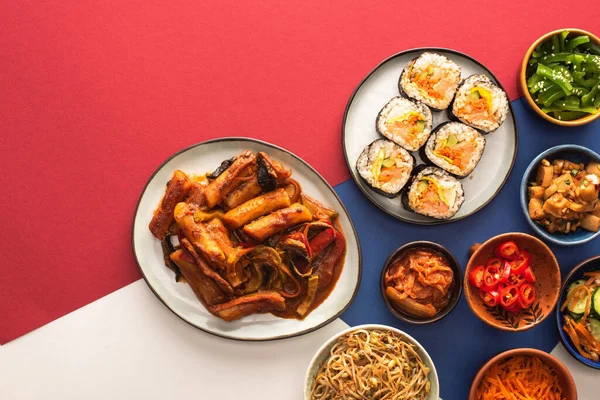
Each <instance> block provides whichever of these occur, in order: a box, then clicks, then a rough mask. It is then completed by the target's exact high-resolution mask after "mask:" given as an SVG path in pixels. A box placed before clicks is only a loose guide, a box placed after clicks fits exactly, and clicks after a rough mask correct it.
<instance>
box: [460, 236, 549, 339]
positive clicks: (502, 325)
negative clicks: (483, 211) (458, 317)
mask: <svg viewBox="0 0 600 400" xmlns="http://www.w3.org/2000/svg"><path fill="white" fill-rule="evenodd" d="M509 240H510V241H513V242H515V244H516V245H517V246H518V247H519V249H522V250H527V251H528V252H529V253H530V254H531V256H532V260H531V270H532V271H533V273H534V275H535V276H536V282H535V283H533V287H534V288H535V292H536V300H535V301H534V303H533V304H532V305H531V307H529V308H527V309H524V310H521V311H519V312H515V313H512V312H509V311H506V310H504V309H502V308H501V307H495V308H490V307H488V306H486V305H485V304H484V303H483V300H481V298H480V297H479V289H477V288H476V287H474V286H473V285H471V283H470V281H469V275H470V274H471V271H472V270H473V269H475V268H476V267H477V266H478V265H486V264H487V261H488V260H489V259H490V258H492V257H495V255H494V250H495V249H496V247H498V245H500V244H501V243H504V242H507V241H509ZM473 247H477V249H475V251H474V252H473V254H472V255H471V258H470V259H469V262H468V263H467V268H466V269H465V275H464V278H463V281H464V293H465V298H466V299H467V304H468V305H469V307H470V308H471V311H473V313H474V314H475V315H476V316H477V317H478V318H479V319H481V320H482V321H483V322H485V323H486V324H488V325H490V326H493V327H494V328H497V329H500V330H503V331H507V332H522V331H526V330H528V329H531V328H533V327H534V326H536V325H537V324H539V323H540V322H542V321H543V320H545V319H546V318H547V317H548V316H549V315H551V314H552V310H553V309H554V306H556V303H557V301H558V295H559V292H560V268H559V265H558V261H556V257H554V253H552V250H550V248H549V247H548V246H546V245H545V244H544V242H542V241H541V240H540V239H538V238H536V237H534V236H531V235H527V234H525V233H504V234H502V235H498V236H494V237H493V238H491V239H489V240H487V241H486V242H485V243H483V244H482V245H479V244H476V245H474V246H473Z"/></svg>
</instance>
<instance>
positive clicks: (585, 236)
mask: <svg viewBox="0 0 600 400" xmlns="http://www.w3.org/2000/svg"><path fill="white" fill-rule="evenodd" d="M544 158H545V159H547V160H548V161H550V162H551V161H552V160H555V159H565V160H569V161H571V162H574V163H584V164H587V163H589V162H591V161H595V162H600V155H598V154H597V153H595V152H594V151H592V150H590V149H588V148H587V147H583V146H577V145H574V144H564V145H561V146H556V147H552V148H550V149H548V150H546V151H544V152H542V153H541V154H540V155H539V156H537V157H536V158H535V159H534V160H533V161H532V162H531V164H529V166H528V167H527V169H526V170H525V174H524V175H523V180H522V181H521V209H522V210H523V213H524V214H525V218H527V221H528V222H529V225H530V226H531V227H532V228H533V230H534V231H535V232H536V234H537V235H538V236H540V237H541V238H542V239H545V240H547V241H549V242H552V243H555V244H559V245H563V246H573V245H576V244H581V243H585V242H589V241H590V240H592V239H594V238H595V237H597V236H598V235H600V231H598V232H589V231H586V230H585V229H581V228H578V229H577V230H576V231H575V232H571V233H568V234H565V233H550V232H548V231H547V230H546V228H544V227H543V226H541V225H538V224H536V223H535V222H533V220H532V219H531V218H529V207H528V205H529V199H528V196H527V186H528V183H529V182H533V181H535V178H536V174H537V170H538V166H539V165H540V162H541V161H542V160H543V159H544Z"/></svg>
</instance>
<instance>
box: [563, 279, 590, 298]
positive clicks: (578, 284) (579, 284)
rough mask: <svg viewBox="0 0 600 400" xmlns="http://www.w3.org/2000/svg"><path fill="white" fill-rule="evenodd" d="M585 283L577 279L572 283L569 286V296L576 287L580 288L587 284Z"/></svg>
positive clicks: (583, 280)
mask: <svg viewBox="0 0 600 400" xmlns="http://www.w3.org/2000/svg"><path fill="white" fill-rule="evenodd" d="M585 282H586V280H585V279H577V280H576V281H575V282H573V283H571V284H570V285H569V288H568V289H567V296H568V295H569V293H571V290H573V289H575V288H576V287H579V286H581V285H583V284H585Z"/></svg>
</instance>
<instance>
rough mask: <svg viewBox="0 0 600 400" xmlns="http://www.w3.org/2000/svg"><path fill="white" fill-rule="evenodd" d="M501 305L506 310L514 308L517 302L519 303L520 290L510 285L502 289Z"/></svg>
mask: <svg viewBox="0 0 600 400" xmlns="http://www.w3.org/2000/svg"><path fill="white" fill-rule="evenodd" d="M499 295H500V305H501V306H502V307H503V308H505V309H510V308H513V306H514V305H515V302H517V301H519V288H517V287H516V286H515V285H510V286H507V287H505V288H504V289H502V290H501V291H500V293H499Z"/></svg>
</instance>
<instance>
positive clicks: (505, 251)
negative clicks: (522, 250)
mask: <svg viewBox="0 0 600 400" xmlns="http://www.w3.org/2000/svg"><path fill="white" fill-rule="evenodd" d="M518 256H519V248H518V247H517V245H516V244H515V242H512V241H508V242H504V243H502V244H501V245H500V246H498V247H496V257H499V258H504V259H505V260H511V261H512V260H516V259H517V257H518Z"/></svg>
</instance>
